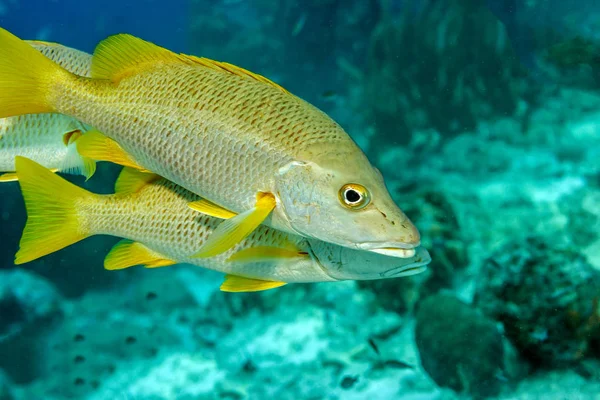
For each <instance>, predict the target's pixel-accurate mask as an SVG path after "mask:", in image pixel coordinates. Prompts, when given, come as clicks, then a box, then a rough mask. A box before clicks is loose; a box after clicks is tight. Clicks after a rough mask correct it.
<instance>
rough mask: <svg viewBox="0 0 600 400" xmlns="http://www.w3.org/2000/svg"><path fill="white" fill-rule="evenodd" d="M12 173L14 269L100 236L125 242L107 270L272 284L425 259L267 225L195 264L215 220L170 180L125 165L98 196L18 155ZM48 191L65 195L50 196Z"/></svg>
mask: <svg viewBox="0 0 600 400" xmlns="http://www.w3.org/2000/svg"><path fill="white" fill-rule="evenodd" d="M17 174H18V176H19V183H20V185H21V189H22V192H23V196H24V198H25V204H26V208H27V215H28V220H27V225H26V227H25V231H24V233H23V238H22V239H21V247H20V250H19V252H18V253H17V256H16V260H15V262H16V263H17V264H21V263H24V262H28V261H31V260H33V259H36V258H38V257H41V256H43V255H45V254H49V253H51V252H53V251H56V250H59V249H60V248H63V247H65V246H67V245H69V244H72V243H74V242H76V241H79V240H82V239H84V238H86V237H88V236H92V235H99V234H104V235H112V236H118V237H122V238H125V239H127V241H126V242H124V243H121V244H118V245H117V246H116V248H115V250H113V251H112V252H111V254H109V256H108V257H107V262H106V264H105V266H106V267H107V268H108V269H119V268H124V267H128V266H131V265H137V264H142V265H146V266H149V267H158V266H165V265H170V264H175V263H179V262H185V263H190V264H195V265H199V266H203V267H206V268H209V269H213V270H216V271H220V272H223V273H226V274H228V275H230V276H234V277H237V278H238V279H242V278H244V279H253V280H259V281H267V282H271V285H272V284H273V283H272V282H279V283H281V284H283V283H288V282H321V281H337V280H344V279H380V278H388V277H395V276H403V275H409V274H412V273H417V272H421V271H422V270H423V269H424V268H425V265H426V264H427V263H428V262H429V255H428V254H427V251H426V250H424V249H422V248H419V249H418V251H417V254H415V256H413V257H412V258H406V259H398V258H394V257H387V256H384V255H380V254H376V253H371V252H364V251H359V250H352V249H348V248H346V247H341V246H337V245H333V244H330V243H324V242H321V241H318V240H314V239H307V238H304V237H300V236H297V235H291V234H287V233H285V232H281V231H278V230H275V229H272V228H269V227H267V226H259V227H258V228H257V229H256V230H255V231H253V232H252V233H251V234H250V235H248V236H247V237H246V238H245V239H244V240H243V241H242V242H240V243H238V244H237V245H236V246H235V247H234V248H232V249H230V250H228V251H226V252H224V253H222V254H219V255H217V256H215V257H211V258H206V259H198V258H196V257H192V255H193V254H194V253H195V251H196V249H197V246H198V245H201V244H202V243H203V242H204V241H206V240H207V238H208V237H210V235H211V233H212V231H214V229H216V228H217V227H218V226H219V224H220V223H221V221H220V220H219V219H218V218H215V217H210V216H207V215H203V214H199V213H197V212H195V211H194V210H192V209H190V208H189V207H188V203H189V202H190V201H197V200H198V199H199V197H198V196H197V195H195V194H193V193H191V192H189V191H188V190H186V189H184V188H182V187H181V186H178V185H176V184H175V183H173V182H170V181H167V180H165V179H162V178H159V177H157V176H156V175H154V174H147V173H141V172H138V171H135V170H133V169H130V168H126V169H124V171H123V172H122V174H121V176H120V177H119V179H118V181H117V183H116V186H115V188H116V193H115V194H114V195H97V194H93V193H90V192H88V191H86V190H84V189H82V188H79V187H77V186H75V185H73V184H71V183H69V182H67V181H65V180H64V179H63V178H61V177H59V176H57V175H54V174H52V173H51V172H49V171H48V170H47V169H45V168H44V167H42V166H40V165H39V164H37V163H35V162H33V161H31V160H28V159H26V158H22V157H19V158H17ZM51 193H62V194H63V195H62V196H59V197H58V198H53V197H52V195H51ZM132 246H133V247H134V249H133V250H132ZM141 249H143V251H142V250H141ZM140 253H143V254H142V255H140Z"/></svg>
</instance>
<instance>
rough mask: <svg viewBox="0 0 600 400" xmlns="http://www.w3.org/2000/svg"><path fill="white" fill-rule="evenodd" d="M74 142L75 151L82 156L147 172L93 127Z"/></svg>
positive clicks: (116, 144)
mask: <svg viewBox="0 0 600 400" xmlns="http://www.w3.org/2000/svg"><path fill="white" fill-rule="evenodd" d="M75 143H76V144H77V151H78V152H79V154H80V155H81V156H83V157H88V158H90V159H92V160H96V161H109V162H113V163H115V164H119V165H122V166H124V167H131V168H135V169H139V170H140V171H145V172H147V170H146V169H144V167H142V166H141V165H139V164H138V163H137V162H136V161H135V160H134V159H133V157H131V156H130V155H129V154H127V152H125V150H123V148H122V147H121V146H120V145H119V144H118V143H117V142H115V141H114V140H112V139H111V138H109V137H107V136H105V135H104V134H103V133H101V132H99V131H97V130H95V129H91V130H89V131H87V132H86V133H85V134H84V135H83V136H82V137H80V138H79V139H78V140H77V141H76V142H75Z"/></svg>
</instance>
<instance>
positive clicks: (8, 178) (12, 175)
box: [0, 172, 19, 183]
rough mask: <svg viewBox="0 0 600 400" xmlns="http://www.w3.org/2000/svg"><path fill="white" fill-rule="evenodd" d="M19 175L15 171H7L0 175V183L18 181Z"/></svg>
mask: <svg viewBox="0 0 600 400" xmlns="http://www.w3.org/2000/svg"><path fill="white" fill-rule="evenodd" d="M18 180H19V177H18V176H17V173H16V172H7V173H5V174H2V175H0V183H3V182H15V181H18Z"/></svg>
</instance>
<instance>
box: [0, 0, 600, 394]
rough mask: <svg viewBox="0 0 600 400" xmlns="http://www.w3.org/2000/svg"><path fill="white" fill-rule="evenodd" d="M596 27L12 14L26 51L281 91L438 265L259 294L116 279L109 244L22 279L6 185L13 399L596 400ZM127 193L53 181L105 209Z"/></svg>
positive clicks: (599, 192) (226, 11) (370, 11)
mask: <svg viewBox="0 0 600 400" xmlns="http://www.w3.org/2000/svg"><path fill="white" fill-rule="evenodd" d="M598 20H600V6H599V5H598V4H597V3H596V2H594V1H587V0H581V1H571V2H565V1H559V0H556V1H554V0H546V1H541V0H538V1H525V0H523V1H521V0H510V1H508V0H507V1H500V0H498V1H495V0H481V1H476V0H468V1H464V0H436V1H433V0H431V1H417V0H414V1H411V0H404V1H396V0H389V1H377V0H344V1H341V0H306V1H302V2H299V1H291V0H281V1H273V0H271V1H267V0H262V1H261V0H256V1H245V0H194V1H189V2H186V1H183V0H177V1H173V2H163V1H158V0H154V1H142V0H138V1H134V0H123V1H112V0H111V1H103V2H99V1H90V2H86V3H84V2H78V1H73V0H56V1H42V0H0V26H1V27H3V28H5V29H7V30H9V31H10V32H13V33H14V34H16V35H17V36H19V37H21V38H24V39H40V40H47V41H53V42H58V43H61V44H64V45H68V46H71V47H74V48H77V49H80V50H83V51H86V52H93V49H94V47H95V45H96V44H97V43H98V42H99V41H100V40H102V39H104V38H106V37H107V36H109V35H112V34H116V33H121V32H123V33H131V34H133V35H136V36H139V37H142V38H144V39H146V40H150V41H152V42H155V43H157V44H159V45H161V46H164V47H167V48H169V49H172V50H174V51H178V52H185V53H189V54H194V55H199V56H204V57H209V58H213V59H217V60H222V61H227V62H230V63H233V64H236V65H239V66H242V67H244V68H247V69H249V70H251V71H254V72H257V73H260V74H262V75H264V76H266V77H268V78H270V79H272V80H274V81H275V82H277V83H279V84H281V85H282V86H284V87H285V88H286V89H288V90H289V91H291V92H292V93H294V94H296V95H298V96H300V97H302V98H304V99H305V100H307V101H309V102H311V103H312V104H314V105H316V106H317V107H319V108H320V109H322V110H323V111H325V112H326V113H327V114H329V115H330V116H331V117H333V118H334V119H335V120H336V121H337V122H338V123H339V124H340V125H341V126H342V127H344V129H345V130H346V131H347V132H348V133H349V134H350V135H351V136H352V138H353V139H354V140H355V141H356V142H357V143H358V144H359V146H360V147H361V148H362V149H363V150H364V151H365V153H366V154H367V156H368V157H369V159H370V160H371V162H372V163H373V164H374V165H375V166H376V167H377V168H378V169H379V170H380V171H381V172H382V174H383V176H384V177H385V180H386V184H387V186H388V189H389V191H390V193H391V194H392V197H393V198H394V200H395V201H396V203H397V204H398V205H399V206H400V207H401V208H402V209H403V210H404V212H405V213H406V214H407V215H408V216H409V218H410V219H411V220H412V221H413V222H414V223H415V225H416V226H417V227H418V229H419V231H420V233H421V239H422V245H423V246H424V247H425V248H426V249H427V250H428V251H429V253H430V254H431V258H432V262H431V264H430V265H429V268H428V269H427V271H425V272H423V273H421V274H418V275H414V276H410V277H404V278H397V279H387V280H374V281H344V282H325V283H310V284H289V285H286V286H284V287H281V288H278V289H274V290H269V291H264V292H258V293H224V292H221V291H219V286H220V285H221V283H222V280H223V277H222V275H221V274H219V273H215V272H211V271H208V270H205V269H202V268H198V267H194V266H190V265H185V264H181V265H175V266H169V267H165V268H158V269H144V268H141V267H133V268H128V269H125V270H120V271H107V270H105V269H104V268H103V260H104V257H105V256H106V254H107V253H108V252H109V250H110V249H111V247H112V246H113V245H114V244H115V243H116V242H117V241H118V239H116V238H112V237H109V236H101V237H93V238H89V239H86V240H84V241H82V242H80V243H77V244H75V245H73V246H70V247H68V248H66V249H64V250H61V251H59V252H56V253H53V254H50V255H48V256H46V257H43V258H41V259H39V260H36V261H33V262H31V263H27V264H24V265H19V266H16V265H14V262H13V261H14V256H15V253H16V251H17V250H18V248H19V240H20V238H21V233H22V230H23V227H24V225H25V220H26V212H25V207H24V204H23V199H22V197H21V194H20V190H19V185H18V184H17V183H14V182H13V183H1V184H0V193H1V197H0V199H1V200H0V204H1V209H0V211H1V212H0V215H1V218H2V222H1V224H0V239H1V242H0V243H1V245H0V249H1V252H0V400H21V399H24V400H30V399H31V400H37V399H40V400H42V399H43V400H54V399H56V400H59V399H82V400H100V399H107V400H111V399H115V400H120V399H141V400H146V399H152V400H154V399H156V400H159V399H161V400H162V399H184V400H188V399H189V400H191V399H268V398H274V399H328V400H329V399H343V400H345V399H371V400H375V399H467V398H492V399H496V398H497V399H598V398H600V361H599V359H598V357H599V356H600V310H599V309H598V301H599V299H600V271H599V270H600V237H599V236H598V232H599V231H600V163H599V161H598V160H599V159H600V158H599V157H600V85H599V81H598V76H599V75H598V66H599V65H600V64H599V61H598V60H599V58H598V54H600V42H599V41H598V34H597V32H598V29H597V21H598ZM119 171H120V167H117V166H115V165H112V164H109V163H99V164H98V171H97V172H96V174H95V175H94V177H93V178H92V179H90V180H89V181H84V178H82V177H79V176H75V177H74V176H68V175H64V176H65V177H67V178H68V179H69V180H70V181H72V182H74V183H76V184H77V185H79V186H82V187H84V188H86V189H88V190H90V191H92V192H95V193H111V191H112V190H113V185H114V181H115V179H116V176H117V174H118V173H119Z"/></svg>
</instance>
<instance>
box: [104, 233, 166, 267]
mask: <svg viewBox="0 0 600 400" xmlns="http://www.w3.org/2000/svg"><path fill="white" fill-rule="evenodd" d="M173 264H177V262H175V261H173V260H170V259H168V258H167V257H165V256H163V255H162V254H160V253H157V252H156V251H154V250H150V249H149V248H147V247H146V246H144V245H143V244H141V243H138V242H134V241H132V240H128V239H123V240H121V241H120V242H119V243H117V244H116V245H114V247H113V248H112V249H111V250H110V252H109V253H108V255H107V256H106V258H105V259H104V268H105V269H107V270H111V271H112V270H116V269H124V268H129V267H133V266H134V265H143V266H144V267H146V268H156V267H166V266H167V265H173Z"/></svg>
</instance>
